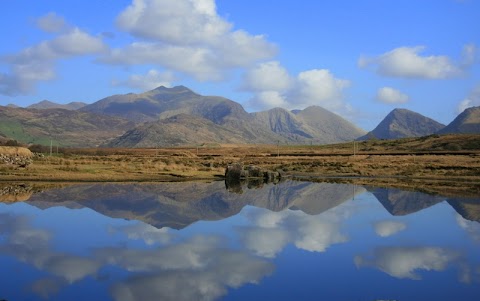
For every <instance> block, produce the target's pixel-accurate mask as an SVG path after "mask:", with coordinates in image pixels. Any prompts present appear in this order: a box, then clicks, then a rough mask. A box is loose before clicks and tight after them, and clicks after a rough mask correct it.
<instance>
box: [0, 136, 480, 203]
mask: <svg viewBox="0 0 480 301" xmlns="http://www.w3.org/2000/svg"><path fill="white" fill-rule="evenodd" d="M234 162H242V163H243V164H244V165H250V164H251V165H256V166H259V167H262V168H267V169H270V170H277V169H281V170H283V171H284V172H285V173H286V174H288V175H290V176H292V177H293V178H296V179H304V180H317V179H322V180H325V179H327V180H328V181H337V182H340V181H355V182H357V183H359V184H369V183H372V182H375V183H377V184H378V183H384V184H385V185H387V186H395V187H403V188H405V187H409V186H411V185H415V182H418V183H420V182H421V184H418V185H419V186H421V187H423V188H424V189H427V190H428V187H432V189H433V190H435V189H436V188H433V187H437V186H438V187H443V189H447V187H448V189H453V190H455V189H456V187H459V189H463V190H466V191H470V192H471V193H472V194H477V195H478V193H479V192H480V184H477V183H480V135H444V136H438V135H432V136H427V137H420V138H405V139H399V140H369V141H355V142H349V143H341V144H333V145H302V146H297V145H198V146H190V147H181V148H178V147H177V148H161V149H155V148H149V149H132V148H88V149H85V148H82V149H73V148H70V149H63V150H61V152H59V153H57V152H56V150H53V151H52V154H50V153H46V154H43V155H38V154H37V155H35V156H34V158H33V163H32V164H30V165H28V166H27V167H23V168H22V167H19V166H16V165H14V164H0V181H42V182H51V181H55V182H99V181H102V182H127V181H149V182H151V181H182V180H214V179H221V178H222V177H223V176H224V172H225V167H226V166H227V165H228V164H231V163H234ZM427 183H430V184H427ZM460 187H461V188H460ZM416 188H418V187H416ZM444 192H445V191H444Z"/></svg>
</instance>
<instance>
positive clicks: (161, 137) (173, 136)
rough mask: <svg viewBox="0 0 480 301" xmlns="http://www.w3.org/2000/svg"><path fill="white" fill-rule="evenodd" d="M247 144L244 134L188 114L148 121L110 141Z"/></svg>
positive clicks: (135, 144) (123, 144) (138, 144)
mask: <svg viewBox="0 0 480 301" xmlns="http://www.w3.org/2000/svg"><path fill="white" fill-rule="evenodd" d="M208 143H245V139H244V138H243V137H242V135H241V133H240V132H239V131H237V130H234V129H229V128H227V127H224V126H221V125H218V124H215V123H213V122H212V121H210V120H208V119H205V118H202V117H196V116H192V115H188V114H179V115H175V116H172V117H169V118H167V119H161V120H157V121H152V122H147V123H145V124H142V125H139V126H136V127H135V128H133V129H131V130H129V131H127V132H126V133H125V134H123V135H122V136H120V137H117V138H115V139H113V140H112V141H110V142H109V143H108V144H106V146H109V147H154V146H181V145H199V144H208Z"/></svg>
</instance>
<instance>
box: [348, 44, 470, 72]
mask: <svg viewBox="0 0 480 301" xmlns="http://www.w3.org/2000/svg"><path fill="white" fill-rule="evenodd" d="M424 50H425V47H424V46H416V47H399V48H395V49H393V50H391V51H389V52H386V53H384V54H382V55H379V56H377V57H365V56H362V57H360V59H359V60H358V66H359V67H361V68H366V67H368V66H373V68H374V69H375V71H376V72H377V73H378V74H380V75H382V76H388V77H400V78H413V79H446V78H451V77H456V76H459V75H460V74H462V69H461V68H460V67H459V66H457V65H456V64H455V63H454V62H453V61H452V60H451V59H450V58H449V57H448V56H445V55H430V56H422V55H421V54H422V52H423V51H424Z"/></svg>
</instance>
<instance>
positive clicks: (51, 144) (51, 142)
mask: <svg viewBox="0 0 480 301" xmlns="http://www.w3.org/2000/svg"><path fill="white" fill-rule="evenodd" d="M52 147H53V141H52V139H50V157H51V156H52Z"/></svg>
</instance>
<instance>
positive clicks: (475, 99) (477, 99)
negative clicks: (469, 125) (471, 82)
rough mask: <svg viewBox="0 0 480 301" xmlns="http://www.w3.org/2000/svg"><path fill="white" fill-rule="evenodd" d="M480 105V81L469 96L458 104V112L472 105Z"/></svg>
mask: <svg viewBox="0 0 480 301" xmlns="http://www.w3.org/2000/svg"><path fill="white" fill-rule="evenodd" d="M475 106H480V83H479V84H477V85H476V86H475V87H474V88H473V90H472V91H471V92H470V93H469V94H468V96H467V97H466V98H465V99H464V100H462V101H461V102H460V103H459V104H458V109H457V111H458V113H462V112H463V111H465V109H468V108H470V107H475Z"/></svg>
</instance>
